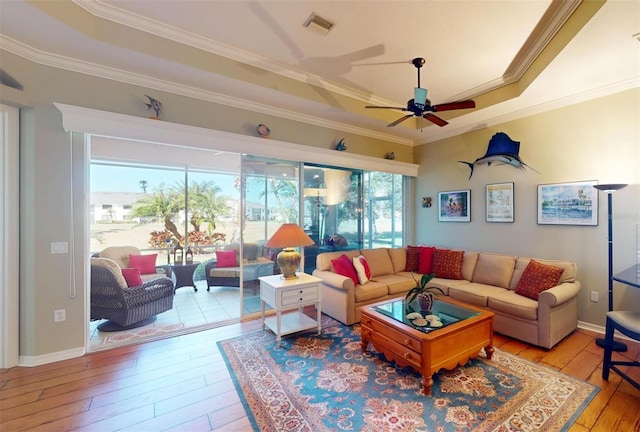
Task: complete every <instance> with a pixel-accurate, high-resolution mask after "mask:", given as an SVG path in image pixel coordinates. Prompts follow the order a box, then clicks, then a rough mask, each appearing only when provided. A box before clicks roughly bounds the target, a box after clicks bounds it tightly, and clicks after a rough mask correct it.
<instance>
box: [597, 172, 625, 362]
mask: <svg viewBox="0 0 640 432" xmlns="http://www.w3.org/2000/svg"><path fill="white" fill-rule="evenodd" d="M626 186H627V185H626V184H622V183H616V184H597V185H594V186H593V187H594V188H596V189H598V190H599V191H603V192H606V193H607V215H608V220H609V236H608V237H609V241H608V243H609V312H610V311H612V310H613V199H612V195H613V193H614V192H615V191H617V190H620V189H622V188H624V187H626ZM596 344H597V345H598V346H599V347H602V348H604V345H605V342H604V338H598V339H596ZM612 349H613V351H621V352H624V351H626V350H627V346H626V345H625V344H623V343H621V342H614V344H613V348H612Z"/></svg>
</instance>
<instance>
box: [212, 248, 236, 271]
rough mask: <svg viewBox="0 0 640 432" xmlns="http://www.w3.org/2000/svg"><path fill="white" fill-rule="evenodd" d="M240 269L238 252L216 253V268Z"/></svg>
mask: <svg viewBox="0 0 640 432" xmlns="http://www.w3.org/2000/svg"><path fill="white" fill-rule="evenodd" d="M222 267H238V258H237V257H236V251H234V250H229V251H216V268H222Z"/></svg>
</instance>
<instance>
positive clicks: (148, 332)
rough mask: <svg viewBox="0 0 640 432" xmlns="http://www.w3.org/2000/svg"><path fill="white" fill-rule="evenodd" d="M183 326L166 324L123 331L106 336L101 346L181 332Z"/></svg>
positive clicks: (180, 324)
mask: <svg viewBox="0 0 640 432" xmlns="http://www.w3.org/2000/svg"><path fill="white" fill-rule="evenodd" d="M183 328H184V324H182V323H179V324H167V325H164V326H159V327H141V328H139V329H132V330H125V331H121V332H117V333H116V334H113V335H111V336H107V337H106V338H104V340H103V342H102V343H103V344H105V345H106V344H111V343H120V342H124V341H132V340H134V339H141V338H148V337H151V336H161V335H164V334H168V333H173V332H175V331H177V330H182V329H183Z"/></svg>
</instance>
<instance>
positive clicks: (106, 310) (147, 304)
mask: <svg viewBox="0 0 640 432" xmlns="http://www.w3.org/2000/svg"><path fill="white" fill-rule="evenodd" d="M173 294H174V288H173V282H172V280H171V279H169V278H167V277H159V278H155V279H152V280H149V281H145V282H143V283H142V284H141V285H138V286H134V287H128V286H127V282H126V280H125V278H124V276H123V275H122V271H121V269H120V266H118V264H116V263H115V262H114V261H112V260H110V259H108V258H91V320H100V319H107V320H108V321H106V322H104V323H102V324H100V325H99V326H98V330H100V331H120V330H127V329H131V328H136V327H141V326H143V325H147V324H149V323H151V322H153V321H155V319H156V315H157V314H159V313H162V312H165V311H167V310H170V309H172V308H173Z"/></svg>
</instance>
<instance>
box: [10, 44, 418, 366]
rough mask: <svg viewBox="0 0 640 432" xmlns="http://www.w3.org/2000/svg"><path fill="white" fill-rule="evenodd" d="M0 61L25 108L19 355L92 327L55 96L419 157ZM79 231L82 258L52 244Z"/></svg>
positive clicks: (79, 178) (59, 351) (76, 170)
mask: <svg viewBox="0 0 640 432" xmlns="http://www.w3.org/2000/svg"><path fill="white" fill-rule="evenodd" d="M0 64H2V67H3V69H5V70H7V71H11V75H12V76H14V77H15V78H16V79H18V80H19V81H20V82H21V83H22V85H23V86H24V91H22V92H20V91H17V90H14V89H10V88H7V87H4V86H3V87H2V91H1V92H0V102H2V103H5V104H8V105H14V106H18V107H20V108H21V138H20V169H21V172H20V182H21V183H20V188H21V191H20V201H21V202H20V222H21V227H20V236H21V238H20V266H21V267H20V356H21V358H22V359H23V360H25V359H27V360H26V362H27V363H28V362H35V363H37V362H39V361H40V359H42V358H43V357H47V356H48V355H54V356H55V355H60V356H65V352H73V353H76V352H77V351H78V350H81V349H82V348H83V347H84V345H85V339H84V337H85V336H84V334H85V328H86V327H87V322H86V318H85V302H86V297H85V295H84V283H85V278H86V271H85V270H86V269H85V266H86V256H87V253H86V252H85V250H84V244H83V242H82V240H83V238H82V235H83V233H84V229H85V227H84V225H83V217H84V212H85V209H84V208H83V207H82V186H81V185H82V184H83V183H84V182H85V178H84V165H83V164H84V158H85V155H84V153H83V148H82V143H81V142H77V141H78V140H74V146H73V152H74V157H73V160H74V162H73V176H72V175H71V173H72V165H71V156H70V151H71V144H70V141H71V137H70V135H69V134H67V133H66V132H65V131H64V130H63V128H62V115H61V113H60V111H58V109H56V108H55V107H54V106H53V102H59V103H64V104H69V105H77V106H82V107H87V108H94V109H98V110H103V111H110V112H116V113H121V114H127V115H132V116H139V117H149V115H150V114H149V111H147V110H146V107H145V106H144V105H143V104H144V102H146V101H147V100H146V97H145V96H144V95H145V93H146V94H152V95H153V96H155V97H156V98H157V99H159V100H160V101H162V103H163V105H164V108H165V110H164V111H163V119H165V120H166V121H171V122H175V123H183V124H187V125H193V126H199V127H205V128H209V129H216V130H223V131H227V132H233V133H237V134H243V135H252V136H255V135H256V131H255V127H256V125H257V124H259V123H266V124H268V125H269V126H270V128H271V131H272V136H273V138H274V139H277V140H280V141H287V142H293V143H297V144H303V145H308V146H310V147H316V148H325V149H333V148H335V144H336V143H337V141H338V140H339V139H340V138H342V137H344V138H345V141H346V142H347V144H348V147H349V149H348V152H350V153H360V154H365V155H370V156H376V157H381V158H382V157H384V155H385V154H387V153H388V152H389V151H394V152H395V153H396V155H397V157H396V160H398V161H404V162H411V161H412V159H413V148H412V147H409V146H405V145H401V144H396V143H389V142H385V141H380V140H375V139H371V138H367V137H362V136H357V135H353V134H347V133H344V132H340V131H335V130H329V129H327V128H322V127H319V126H312V125H308V124H305V123H299V122H294V121H290V120H285V119H281V118H276V117H273V116H266V115H263V114H258V113H254V112H249V111H244V110H240V109H235V108H229V107H225V106H221V105H216V104H213V103H208V102H204V101H202V100H196V99H191V98H187V97H183V96H178V95H173V94H168V93H162V92H158V91H154V90H150V89H145V88H140V87H136V86H132V85H127V84H123V83H118V82H115V81H108V80H104V79H99V78H96V77H91V76H87V75H83V74H78V73H73V72H69V71H64V70H61V69H56V68H50V67H46V66H42V65H38V64H35V63H31V62H29V61H27V60H24V59H23V58H20V57H17V56H14V55H12V54H9V53H7V52H5V51H1V50H0ZM72 182H73V185H74V186H73V189H74V190H75V191H76V192H75V195H74V198H73V199H72V198H71V197H72ZM72 206H73V214H74V218H73V219H72V217H71V214H72ZM72 231H73V232H74V235H72ZM73 238H75V252H76V253H75V255H73V256H75V259H74V260H73V262H72V258H71V257H72V254H56V255H53V254H51V253H50V250H51V247H50V245H51V242H59V241H69V242H70V241H71V240H72V239H73ZM74 286H75V289H76V293H75V296H73V289H74ZM56 309H66V315H67V320H66V321H65V322H62V323H55V324H54V322H53V311H54V310H56ZM49 359H50V358H49ZM23 364H24V363H23Z"/></svg>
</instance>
